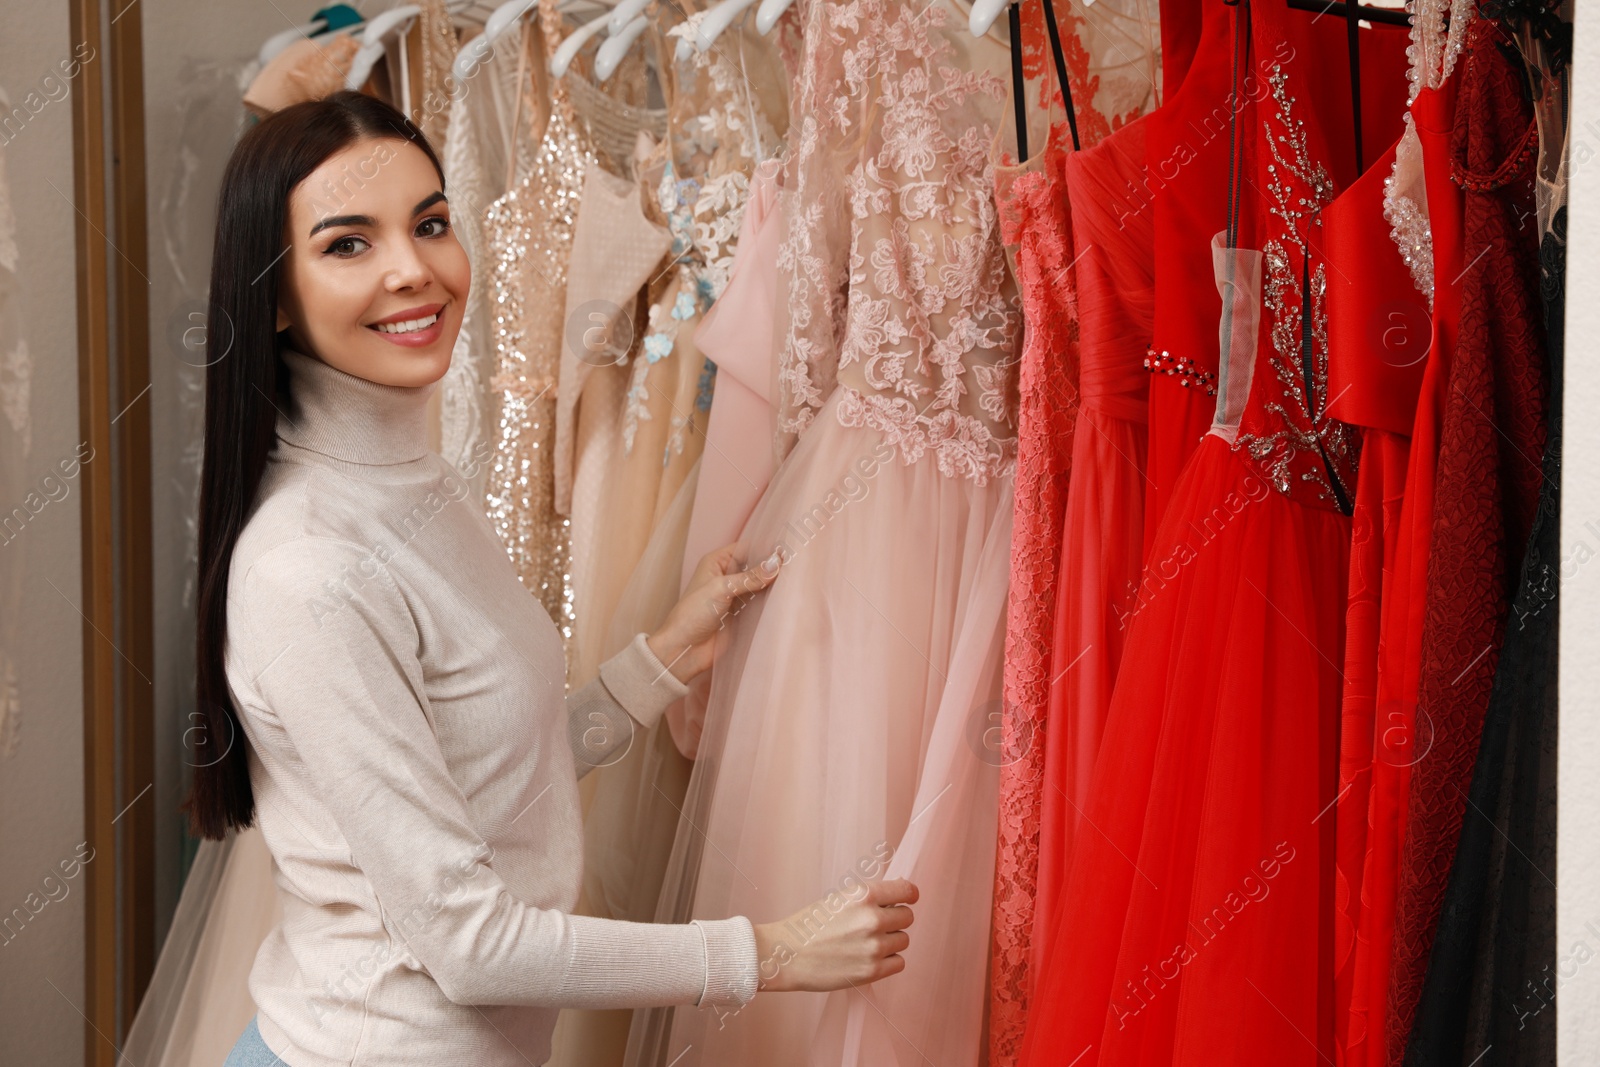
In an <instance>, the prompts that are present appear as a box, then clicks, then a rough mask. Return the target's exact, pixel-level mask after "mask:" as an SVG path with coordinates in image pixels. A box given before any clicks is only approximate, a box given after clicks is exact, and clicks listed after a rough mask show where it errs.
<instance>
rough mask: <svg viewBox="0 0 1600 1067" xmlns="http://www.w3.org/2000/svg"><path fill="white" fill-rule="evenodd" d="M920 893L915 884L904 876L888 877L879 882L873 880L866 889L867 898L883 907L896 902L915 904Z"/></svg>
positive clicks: (891, 905)
mask: <svg viewBox="0 0 1600 1067" xmlns="http://www.w3.org/2000/svg"><path fill="white" fill-rule="evenodd" d="M920 895H921V894H920V893H918V891H917V887H916V884H915V883H913V882H911V881H910V880H908V879H905V878H888V879H885V880H884V881H881V882H873V883H871V885H870V886H869V888H868V889H867V899H868V900H870V901H871V902H872V903H874V904H876V905H878V906H879V907H884V908H887V907H893V906H894V905H896V904H915V903H916V902H917V897H918V896H920Z"/></svg>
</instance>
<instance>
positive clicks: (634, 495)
mask: <svg viewBox="0 0 1600 1067" xmlns="http://www.w3.org/2000/svg"><path fill="white" fill-rule="evenodd" d="M699 18H700V16H699V15H692V16H690V20H689V21H687V22H685V23H683V24H680V26H678V27H674V28H673V29H671V30H669V31H668V33H667V34H666V35H664V37H665V40H664V41H660V42H658V47H659V46H661V45H664V46H665V49H664V50H670V49H671V47H672V45H673V44H674V43H675V41H676V37H677V36H679V35H682V34H687V33H690V32H692V30H693V27H694V26H695V25H696V24H697V23H698V20H699ZM741 49H742V50H743V51H744V52H745V64H744V66H745V70H746V71H748V72H750V74H751V79H750V80H747V79H746V78H745V77H744V76H743V75H742V74H741V73H740V71H739V69H738V68H737V67H736V66H735V65H734V63H735V61H736V60H735V59H731V58H730V57H737V54H738V52H739V51H740V50H741ZM771 53H772V49H771V46H770V44H769V43H767V42H765V41H763V39H761V38H760V37H758V36H757V35H755V33H754V32H753V31H751V32H750V33H749V35H748V38H746V37H745V36H744V35H742V34H740V33H739V32H738V31H730V32H729V34H728V35H727V37H726V39H725V40H724V41H723V42H721V43H719V45H718V46H717V47H716V48H714V49H712V50H710V51H708V52H707V53H706V54H705V55H704V56H699V55H697V56H696V57H695V58H694V59H693V60H692V61H691V62H690V63H687V64H682V65H680V66H679V67H678V78H677V79H676V85H675V92H674V95H673V97H672V100H671V104H670V108H669V116H670V117H669V135H668V137H667V138H666V139H665V140H662V141H659V142H657V141H654V140H653V139H651V138H648V137H641V138H640V143H639V151H638V152H637V153H636V160H635V168H634V173H635V180H634V181H632V182H628V181H625V180H620V179H617V178H615V177H613V176H611V175H608V174H605V173H604V172H601V171H599V170H598V168H596V169H594V170H591V173H590V175H589V182H588V185H587V186H586V188H585V192H584V202H583V205H582V208H581V211H580V218H579V224H578V231H579V234H578V239H577V242H576V243H575V247H574V251H573V267H574V272H573V275H572V279H573V282H574V285H573V286H572V287H571V288H569V291H568V300H567V313H568V322H569V338H568V345H567V348H566V350H565V351H564V352H563V368H562V376H561V385H560V389H561V399H560V401H559V405H560V409H559V410H560V412H561V414H560V415H559V416H558V428H557V452H556V454H557V471H558V473H557V486H558V501H559V502H560V503H561V504H563V505H566V506H568V507H569V508H570V515H571V519H572V535H573V537H572V543H573V567H572V574H573V584H574V588H575V590H576V591H577V596H578V599H579V602H580V603H581V604H582V605H583V609H584V610H583V615H582V617H581V618H580V620H579V625H578V629H577V633H576V639H575V642H574V670H573V674H572V680H573V682H574V683H575V684H578V683H581V682H582V681H583V679H584V678H586V677H587V674H588V672H590V671H592V670H593V669H594V667H595V665H597V664H598V663H599V662H600V661H602V660H603V659H605V658H606V656H607V650H608V649H610V648H611V647H612V646H613V645H615V644H616V643H617V642H618V641H619V640H621V641H623V642H626V640H627V639H628V637H630V636H631V635H629V634H626V633H625V631H626V630H627V628H628V627H630V626H638V627H642V628H644V629H647V630H648V629H652V628H654V627H655V626H657V625H659V623H660V622H661V620H662V619H663V618H664V616H665V614H666V612H667V611H668V610H669V609H670V608H671V606H672V605H673V604H674V603H675V602H676V600H677V598H678V596H679V594H680V592H681V585H682V580H683V551H684V544H685V540H686V537H687V533H688V528H689V520H690V517H691V514H692V508H693V504H694V489H695V481H696V474H697V472H698V469H699V459H700V455H701V453H702V451H703V450H704V447H705V427H706V421H707V418H708V413H709V408H710V400H711V390H712V387H713V382H714V376H715V368H714V367H713V366H711V365H709V364H708V363H707V361H706V359H705V357H704V356H703V355H702V354H701V353H700V351H699V349H698V348H697V347H696V346H695V344H694V330H695V326H696V325H697V324H698V322H699V319H700V316H701V315H702V314H703V313H704V312H705V311H706V310H707V309H708V308H709V307H710V306H711V304H712V302H713V301H714V300H715V299H716V297H717V296H719V295H720V294H721V292H722V289H723V287H724V286H725V285H726V282H727V278H728V273H729V270H730V268H731V265H732V260H733V254H734V245H735V243H736V240H737V236H738V234H739V232H740V227H741V222H742V217H743V210H744V205H745V202H746V198H747V196H748V189H749V179H750V175H751V173H752V172H753V171H754V168H755V165H756V163H757V162H759V160H760V159H761V158H762V155H763V154H764V153H770V152H771V151H773V150H775V149H776V148H777V147H778V145H779V143H780V134H779V133H778V132H776V130H781V128H782V122H783V118H784V115H785V112H786V97H785V93H784V87H783V84H782V81H781V77H780V75H779V74H778V71H780V70H781V67H780V66H779V65H778V64H777V62H776V57H775V56H773V55H772V54H771ZM769 114H771V115H772V116H773V118H768V117H767V116H768V115H769ZM774 121H776V123H777V127H776V129H775V127H774ZM580 265H581V267H582V270H583V272H588V271H589V270H590V269H591V268H593V274H590V275H588V277H587V279H585V280H584V283H583V284H578V283H579V282H580ZM602 266H604V267H606V268H607V269H605V270H604V271H602V270H601V269H600V268H601V267H602ZM569 412H570V414H568V413H569ZM569 464H570V467H569ZM569 470H570V474H569V473H567V472H568V471H569ZM634 632H638V631H637V630H636V631H634ZM690 769H691V765H690V763H689V761H688V760H686V759H685V758H684V757H683V756H682V755H681V754H680V753H679V752H678V750H677V748H676V747H675V746H674V744H673V742H672V738H671V734H670V732H669V731H668V730H667V729H666V728H665V727H657V728H655V729H653V730H651V731H649V732H647V733H642V734H640V735H639V736H637V737H636V738H635V740H634V743H633V745H632V746H631V748H630V749H629V751H628V752H627V753H626V754H624V755H622V756H621V757H620V758H619V759H618V760H617V761H616V762H614V763H611V764H609V765H607V766H605V767H603V768H600V769H599V770H598V771H597V772H595V774H594V775H592V776H591V778H592V780H594V781H595V786H594V792H593V794H592V797H591V800H590V803H589V806H588V808H587V809H586V816H585V857H584V859H585V862H584V871H585V876H584V899H583V902H582V903H581V904H580V908H582V909H584V910H585V911H586V912H587V913H589V914H594V915H599V916H602V917H608V918H631V919H634V920H636V921H646V922H647V921H650V920H651V919H652V918H653V917H654V914H655V909H656V901H657V896H658V894H659V891H660V886H661V880H662V876H663V874H664V872H665V869H666V864H667V860H668V857H669V855H670V852H671V848H672V840H673V836H674V833H675V829H676V825H677V820H678V812H677V805H678V804H679V803H680V802H681V799H682V797H683V794H684V791H685V789H686V788H687V786H688V781H689V773H690ZM630 1015H631V1013H630V1012H611V1013H576V1012H568V1013H567V1014H566V1015H565V1016H564V1017H563V1021H562V1029H561V1030H560V1031H558V1035H557V1041H556V1049H557V1056H556V1060H555V1062H556V1063H558V1064H563V1065H565V1064H574V1065H576V1064H584V1065H589V1064H620V1063H621V1060H622V1057H623V1054H624V1048H625V1042H626V1038H627V1033H628V1028H629V1023H630V1020H629V1016H630Z"/></svg>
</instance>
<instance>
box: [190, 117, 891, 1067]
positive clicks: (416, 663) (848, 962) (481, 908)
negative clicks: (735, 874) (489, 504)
mask: <svg viewBox="0 0 1600 1067" xmlns="http://www.w3.org/2000/svg"><path fill="white" fill-rule="evenodd" d="M469 273H470V272H469V270H468V267H467V261H466V257H465V255H464V254H463V252H462V250H461V247H460V245H458V244H457V243H456V240H455V238H454V236H453V235H452V233H451V231H450V206H449V204H448V202H447V200H446V199H445V193H444V178H443V174H442V171H441V169H440V167H439V162H438V160H437V158H436V157H435V155H434V153H433V150H432V149H431V148H430V147H429V146H428V144H427V141H426V140H425V139H424V138H423V136H422V134H421V133H420V132H419V131H418V130H417V129H416V127H415V126H413V125H412V124H411V123H410V122H409V121H407V120H406V119H405V118H404V117H403V116H402V115H401V114H400V113H399V112H397V111H395V110H394V109H393V108H391V107H389V106H388V105H386V104H384V103H382V102H380V101H377V100H374V99H371V98H368V97H365V96H362V95H360V94H356V93H339V94H336V95H334V96H332V97H330V98H328V99H325V100H321V101H317V102H313V103H307V104H300V105H297V106H295V107H291V108H288V109H286V110H284V111H282V112H279V113H278V114H276V115H273V116H272V117H270V118H268V119H266V120H265V121H264V122H262V123H261V125H259V126H258V127H256V128H255V129H253V130H252V131H250V132H249V133H248V134H246V135H245V137H244V138H243V139H242V140H241V141H240V143H239V145H238V147H237V148H236V149H235V151H234V154H233V157H232V159H231V160H230V162H229V165H228V169H227V172H226V173H225V175H224V178H223V185H222V191H221V195H220V198H219V203H218V212H217V241H216V250H215V254H214V257H213V266H212V278H211V299H212V302H213V304H214V305H215V306H214V309H213V317H212V329H211V331H210V335H209V337H208V339H207V344H208V353H207V355H208V363H209V369H208V372H207V383H206V389H207V404H206V408H207V410H206V437H205V466H204V472H203V475H202V490H201V504H200V579H201V581H200V596H199V604H198V611H199V627H198V632H199V649H198V653H199V655H198V695H199V699H200V706H201V709H202V714H203V716H204V720H205V721H204V725H205V729H204V731H203V733H202V736H201V737H200V739H199V742H198V749H199V751H198V753H197V756H198V758H197V761H196V762H197V763H198V764H199V765H200V766H199V768H198V769H197V772H196V774H195V779H194V784H193V788H192V792H191V794H190V797H189V799H188V801H187V802H186V805H185V807H186V810H187V811H188V813H189V815H190V818H191V820H192V822H193V824H194V826H195V829H196V831H197V832H198V833H199V834H201V835H203V836H206V837H221V836H223V835H224V834H225V833H226V832H227V831H228V829H230V828H235V827H244V826H248V825H250V824H251V822H252V821H255V820H257V819H259V824H260V827H261V832H262V835H263V837H264V838H265V840H266V842H267V845H268V847H269V848H270V850H271V852H272V856H273V861H274V862H273V866H274V870H275V876H276V880H277V884H278V887H279V899H280V901H281V903H282V906H283V918H282V921H281V922H280V923H279V924H278V925H277V926H276V927H275V928H274V929H273V931H272V932H271V934H270V935H268V937H267V939H266V941H265V942H264V943H263V944H262V946H261V949H260V951H259V952H258V954H257V957H256V962H255V967H254V969H253V970H252V972H251V976H250V992H251V995H252V997H253V998H254V1000H255V1003H256V1006H257V1009H258V1011H257V1015H256V1018H255V1019H254V1020H252V1022H251V1024H250V1026H249V1027H247V1028H246V1030H245V1033H244V1034H243V1036H242V1037H241V1038H240V1040H239V1043H238V1045H237V1046H236V1047H235V1049H234V1051H233V1053H232V1054H231V1055H230V1056H229V1059H228V1061H227V1067H250V1065H254V1064H257V1063H263V1064H278V1063H283V1064H288V1065H289V1067H329V1065H333V1064H350V1065H355V1064H384V1065H400V1064H429V1065H433V1064H439V1063H472V1064H477V1065H495V1064H506V1065H511V1064H519V1065H520V1064H528V1063H540V1062H543V1061H544V1059H545V1058H546V1057H547V1056H548V1054H549V1042H550V1034H551V1030H552V1029H553V1027H554V1024H555V1019H556V1013H557V1010H558V1009H559V1008H561V1007H568V1006H574V1007H575V1006H583V1007H637V1006H652V1005H664V1004H689V1003H693V1004H698V1005H702V1006H705V1007H709V1008H712V1009H714V1010H716V1011H718V1012H719V1013H725V1012H731V1011H736V1010H738V1009H739V1008H741V1007H742V1006H743V1005H744V1004H745V1003H747V1002H748V1001H749V1000H750V999H751V997H753V996H754V994H755V992H756V989H757V987H758V985H759V987H760V988H763V989H767V990H798V989H806V990H831V989H839V988H843V987H846V986H849V985H860V984H862V983H866V982H872V981H875V980H877V979H879V978H882V977H885V976H887V975H890V974H895V973H898V972H899V971H900V969H901V968H902V967H903V966H904V961H903V958H902V957H901V955H900V953H901V952H902V951H903V950H904V949H905V948H906V946H907V944H908V943H909V939H908V936H907V934H906V932H905V930H906V927H907V926H909V925H910V922H911V911H910V908H909V907H908V906H907V905H909V904H911V903H914V902H915V899H916V890H915V888H914V887H913V886H911V885H910V884H909V883H907V882H880V883H875V884H871V885H868V884H866V883H864V882H863V881H862V880H861V878H858V877H857V872H841V875H842V879H841V882H840V885H841V887H842V890H843V891H842V892H836V893H833V894H830V895H829V897H828V898H827V899H825V900H823V901H819V902H818V903H817V904H816V905H814V906H813V907H811V908H808V909H805V910H804V911H803V912H800V913H797V914H796V915H794V916H791V917H790V918H789V919H788V920H786V921H784V922H781V923H769V924H756V925H752V924H751V923H750V922H749V920H747V919H744V918H742V917H739V918H732V919H725V920H718V921H698V922H695V923H692V924H687V925H682V926H671V925H653V924H641V923H626V922H612V921H606V920H600V919H593V918H587V917H582V916H574V915H570V914H567V911H568V909H570V908H571V906H572V905H573V903H574V902H575V901H576V899H577V893H578V885H579V878H580V867H581V855H582V851H581V850H582V835H581V829H580V826H579V809H578V796H577V778H578V776H579V774H581V773H582V771H584V770H586V769H588V768H589V767H593V766H596V765H599V764H601V763H603V762H607V761H609V760H611V759H614V758H616V757H617V755H618V754H619V753H620V752H621V751H622V750H623V749H625V747H626V746H627V744H628V743H629V742H630V741H631V739H632V736H633V732H634V731H635V730H638V729H640V728H644V727H648V726H650V725H652V724H653V723H654V722H655V721H656V720H657V719H658V718H659V717H660V715H661V713H662V711H663V710H664V709H665V707H666V706H667V704H669V703H670V702H672V701H673V700H674V699H676V698H677V697H680V696H681V695H682V694H683V693H684V692H685V691H686V687H685V684H684V683H685V682H687V681H688V680H689V679H691V678H692V677H694V676H695V675H696V674H698V673H700V672H701V671H703V670H705V669H706V667H707V666H709V664H710V662H711V659H712V655H713V651H714V647H713V646H714V643H715V639H716V636H717V634H718V631H719V630H720V628H721V624H722V621H723V620H724V619H725V618H726V616H727V615H728V614H729V613H730V612H731V611H733V610H734V609H735V608H736V606H737V603H738V601H739V600H740V599H741V598H743V597H746V596H748V595H750V594H751V593H754V592H758V591H759V590H761V589H762V588H764V587H766V586H767V585H768V584H770V583H771V582H772V581H773V579H774V578H775V577H776V573H777V566H776V561H768V563H767V564H765V565H763V566H760V567H756V568H753V569H749V570H739V569H738V567H739V566H740V559H739V551H738V548H737V546H729V547H728V548H726V549H722V550H720V551H718V552H715V553H712V554H711V555H710V556H708V557H707V558H706V559H705V561H704V562H703V563H702V564H701V566H700V568H699V571H698V573H697V574H696V576H695V579H694V581H693V583H692V584H691V587H690V592H689V593H688V594H686V595H685V597H684V599H683V600H682V602H681V603H679V604H678V605H677V607H676V608H674V609H673V611H672V612H671V614H670V615H669V617H668V619H667V621H666V622H665V623H664V624H663V625H662V627H661V629H660V630H659V631H658V632H656V633H654V634H650V635H645V634H639V635H638V636H637V637H636V638H635V639H634V641H633V643H632V644H631V645H630V646H629V647H628V648H627V649H625V650H624V651H623V652H622V653H620V654H619V655H617V656H616V657H614V658H613V659H611V660H609V661H608V662H607V663H605V664H604V665H603V666H602V667H601V671H600V678H598V679H596V680H595V681H594V682H592V683H591V684H589V685H588V686H586V687H584V688H583V689H582V690H580V691H578V692H577V693H574V694H573V695H571V696H570V697H563V694H564V691H565V675H566V672H565V664H564V663H563V661H562V653H561V644H560V639H559V636H558V634H557V631H556V628H555V625H554V623H552V622H551V620H550V618H549V617H548V616H547V615H546V614H545V612H544V611H543V609H542V608H541V607H540V606H539V604H538V602H537V601H536V600H535V599H534V598H533V597H532V596H530V595H529V594H528V593H527V592H526V591H525V590H524V589H523V587H522V586H521V584H520V583H519V582H518V581H517V578H516V576H515V574H514V573H513V571H512V569H511V566H510V563H509V561H508V560H507V559H506V557H505V555H504V553H503V551H502V550H501V549H500V547H499V544H498V542H497V541H496V540H495V538H494V535H493V533H492V531H491V530H490V528H489V526H488V523H487V521H486V519H485V518H484V516H483V515H482V513H481V512H480V511H479V510H478V509H477V508H476V507H475V506H474V505H473V504H472V503H470V502H465V501H464V499H463V498H464V497H465V496H466V495H467V492H466V488H465V487H466V482H465V481H464V480H463V479H462V477H461V475H460V474H459V473H458V472H457V471H455V470H454V469H453V468H451V467H450V466H449V465H448V464H446V463H445V462H444V461H443V460H441V459H440V458H439V457H438V456H436V455H433V454H432V453H430V452H429V451H428V447H427V439H426V430H425V427H426V421H425V420H426V409H427V403H428V399H429V396H430V394H431V393H432V390H433V387H434V383H436V382H437V381H438V380H439V379H440V378H441V377H442V376H443V375H444V373H445V370H446V369H447V368H448V366H449V363H450V353H451V349H452V347H453V345H454V343H455V338H456V333H457V331H458V329H459V328H460V325H461V313H462V307H463V304H464V303H465V298H466V294H467V287H468V283H469V280H470V279H469ZM878 873H880V870H878V869H871V870H868V869H863V870H862V871H860V872H859V874H860V875H861V877H868V878H870V877H872V876H874V875H876V874H878Z"/></svg>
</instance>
